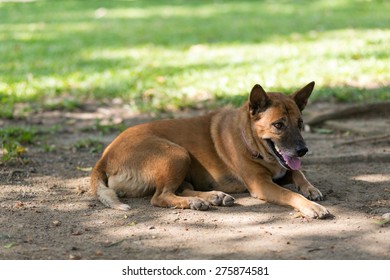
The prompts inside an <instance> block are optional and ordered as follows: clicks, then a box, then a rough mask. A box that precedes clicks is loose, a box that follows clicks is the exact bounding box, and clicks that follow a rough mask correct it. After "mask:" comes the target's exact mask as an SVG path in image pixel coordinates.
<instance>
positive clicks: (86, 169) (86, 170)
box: [76, 166, 92, 172]
mask: <svg viewBox="0 0 390 280" xmlns="http://www.w3.org/2000/svg"><path fill="white" fill-rule="evenodd" d="M76 169H77V170H80V171H84V172H90V171H92V167H80V166H77V167H76Z"/></svg>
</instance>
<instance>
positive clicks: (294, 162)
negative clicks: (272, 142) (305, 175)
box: [282, 154, 301, 170]
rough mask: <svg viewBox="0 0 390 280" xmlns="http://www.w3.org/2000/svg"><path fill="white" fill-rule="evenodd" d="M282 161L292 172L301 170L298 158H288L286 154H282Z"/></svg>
mask: <svg viewBox="0 0 390 280" xmlns="http://www.w3.org/2000/svg"><path fill="white" fill-rule="evenodd" d="M282 156H283V159H284V160H285V161H286V162H287V165H288V166H289V167H290V168H291V169H292V170H298V169H299V168H301V160H300V159H299V158H298V157H290V156H288V155H286V154H282Z"/></svg>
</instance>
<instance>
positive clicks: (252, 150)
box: [241, 130, 263, 159]
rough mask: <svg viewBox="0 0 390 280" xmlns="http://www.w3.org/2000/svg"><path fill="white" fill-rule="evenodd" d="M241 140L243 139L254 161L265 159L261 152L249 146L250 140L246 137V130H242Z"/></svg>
mask: <svg viewBox="0 0 390 280" xmlns="http://www.w3.org/2000/svg"><path fill="white" fill-rule="evenodd" d="M241 138H242V141H243V142H244V144H245V147H246V148H247V150H248V151H249V152H250V153H251V155H252V158H254V159H263V156H262V155H261V154H260V152H259V151H256V150H254V149H252V148H251V146H250V145H249V143H248V140H247V139H246V137H245V132H244V130H241Z"/></svg>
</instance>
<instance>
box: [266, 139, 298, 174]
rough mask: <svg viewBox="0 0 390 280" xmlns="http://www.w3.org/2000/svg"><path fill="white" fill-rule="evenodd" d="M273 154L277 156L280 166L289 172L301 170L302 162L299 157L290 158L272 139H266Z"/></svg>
mask: <svg viewBox="0 0 390 280" xmlns="http://www.w3.org/2000/svg"><path fill="white" fill-rule="evenodd" d="M265 142H266V143H267V145H268V147H269V149H270V151H271V153H272V154H273V155H274V156H275V158H276V159H277V161H278V162H279V164H280V165H281V166H282V167H284V168H286V169H289V170H298V169H299V168H301V160H300V158H299V157H294V156H289V155H288V154H287V153H285V152H283V151H282V150H281V149H280V148H279V147H278V146H277V145H275V143H274V142H273V141H272V140H271V139H265Z"/></svg>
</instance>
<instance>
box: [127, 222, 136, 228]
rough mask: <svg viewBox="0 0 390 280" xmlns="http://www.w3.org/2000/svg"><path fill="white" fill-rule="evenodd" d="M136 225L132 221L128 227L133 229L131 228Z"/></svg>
mask: <svg viewBox="0 0 390 280" xmlns="http://www.w3.org/2000/svg"><path fill="white" fill-rule="evenodd" d="M136 224H137V222H136V221H132V222H131V223H129V224H128V226H129V227H133V226H135V225H136Z"/></svg>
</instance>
